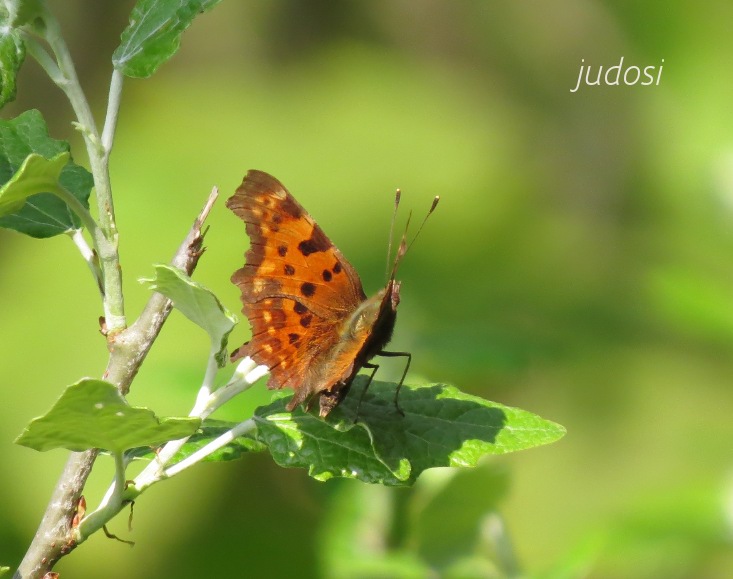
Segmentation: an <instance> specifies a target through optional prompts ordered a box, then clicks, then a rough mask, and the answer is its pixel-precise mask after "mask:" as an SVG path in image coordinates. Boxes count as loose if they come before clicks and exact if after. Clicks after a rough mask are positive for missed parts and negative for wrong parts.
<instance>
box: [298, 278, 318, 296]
mask: <svg viewBox="0 0 733 579" xmlns="http://www.w3.org/2000/svg"><path fill="white" fill-rule="evenodd" d="M300 293H302V294H303V295H304V296H305V297H307V298H310V297H313V295H315V293H316V286H315V285H313V284H312V283H311V282H309V281H306V282H304V283H303V284H301V286H300Z"/></svg>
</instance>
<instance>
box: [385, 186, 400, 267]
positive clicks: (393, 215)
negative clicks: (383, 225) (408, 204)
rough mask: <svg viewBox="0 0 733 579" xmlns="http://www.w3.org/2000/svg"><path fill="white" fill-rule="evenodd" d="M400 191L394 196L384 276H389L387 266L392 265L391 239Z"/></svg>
mask: <svg viewBox="0 0 733 579" xmlns="http://www.w3.org/2000/svg"><path fill="white" fill-rule="evenodd" d="M401 196H402V191H400V190H399V189H397V191H396V192H395V196H394V211H393V212H392V223H391V224H390V226H389V242H388V243H387V264H386V267H385V270H384V273H385V275H389V265H390V263H392V261H391V260H392V238H393V237H394V224H395V221H396V220H397V208H398V207H399V206H400V197H401Z"/></svg>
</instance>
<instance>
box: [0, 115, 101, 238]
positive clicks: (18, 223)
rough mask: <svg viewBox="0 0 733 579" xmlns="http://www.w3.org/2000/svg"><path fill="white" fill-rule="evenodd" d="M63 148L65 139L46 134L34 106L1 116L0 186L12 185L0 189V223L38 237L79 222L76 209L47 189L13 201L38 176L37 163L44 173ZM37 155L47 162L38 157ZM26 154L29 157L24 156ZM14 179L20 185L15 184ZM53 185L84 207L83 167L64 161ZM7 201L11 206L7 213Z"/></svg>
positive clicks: (88, 182)
mask: <svg viewBox="0 0 733 579" xmlns="http://www.w3.org/2000/svg"><path fill="white" fill-rule="evenodd" d="M68 152H69V143H67V142H66V141H59V140H56V139H52V138H50V137H49V136H48V130H47V128H46V123H45V122H44V120H43V117H42V116H41V113H40V112H38V111H36V110H30V111H26V112H24V113H23V114H21V115H19V116H17V117H16V118H15V119H11V120H0V183H2V184H3V189H2V190H3V191H5V190H6V187H12V188H13V189H14V191H10V192H6V193H4V194H3V199H5V196H6V195H9V196H8V197H7V199H6V200H5V201H4V202H1V203H3V205H4V206H5V210H4V211H0V215H3V216H2V217H0V227H6V228H8V229H14V230H16V231H18V232H20V233H25V234H26V235H30V236H31V237H37V238H45V237H52V236H54V235H58V234H60V233H66V232H68V231H73V230H75V229H79V228H80V227H81V222H80V221H79V218H78V217H77V216H76V214H75V213H74V212H73V211H72V210H71V209H69V207H68V206H67V205H66V204H65V203H64V202H63V201H61V199H59V198H58V197H56V195H53V194H51V193H50V192H43V193H38V194H35V195H32V196H30V197H28V198H27V199H25V202H24V203H23V204H22V207H18V205H19V201H18V195H20V196H23V195H25V194H26V193H28V189H27V188H28V187H29V186H30V185H31V184H33V183H34V182H35V181H34V180H36V179H38V178H39V175H38V174H36V170H37V169H40V170H41V174H42V175H43V174H44V173H45V178H48V177H49V174H48V171H49V170H50V169H53V170H54V171H55V170H56V169H57V168H58V167H57V166H56V165H55V164H54V161H58V159H59V158H60V157H59V155H61V154H67V155H68ZM31 156H33V157H31ZM38 156H40V157H43V158H44V159H46V160H47V161H48V163H50V165H49V164H47V163H44V162H43V161H41V160H39V159H37V158H36V157H38ZM29 157H31V158H32V159H33V160H30V161H29ZM28 163H30V165H27V164H28ZM37 184H38V183H36V185H37ZM19 185H20V186H21V189H16V188H17V187H18V186H19ZM57 185H60V186H61V187H63V188H64V189H66V190H67V191H68V192H70V193H71V194H72V195H73V196H74V197H76V198H77V199H78V200H79V201H80V202H81V204H82V205H83V206H84V207H89V194H90V193H91V190H92V185H93V179H92V176H91V175H90V174H89V172H88V171H87V170H86V169H84V168H83V167H80V166H78V165H75V164H74V163H72V162H67V163H66V164H65V165H64V166H63V167H62V169H61V171H60V174H59V175H57ZM41 190H43V189H42V188H41ZM8 207H10V208H12V209H13V210H14V212H13V213H11V214H7V209H8Z"/></svg>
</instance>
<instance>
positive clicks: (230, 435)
mask: <svg viewBox="0 0 733 579" xmlns="http://www.w3.org/2000/svg"><path fill="white" fill-rule="evenodd" d="M255 428H257V425H256V423H255V421H254V419H253V418H248V419H247V420H245V421H244V422H240V423H239V424H237V425H236V426H234V427H232V428H231V429H230V430H227V431H226V432H225V433H224V434H222V435H221V436H219V437H217V438H215V439H214V440H212V441H211V442H210V443H209V444H207V445H206V446H204V447H202V448H200V449H198V450H197V451H196V452H194V453H193V454H190V455H188V456H187V457H186V458H184V459H183V460H182V461H181V462H178V463H176V464H174V465H173V466H172V467H170V468H168V469H166V471H165V476H166V477H171V476H175V475H177V474H178V473H180V472H182V471H184V470H186V469H187V468H189V467H191V466H193V465H194V464H196V463H197V462H199V461H201V460H203V459H205V458H206V457H207V456H209V455H210V454H211V453H213V452H216V451H217V450H219V449H220V448H221V447H222V446H226V445H227V444H229V443H230V442H231V441H232V440H234V439H235V438H237V437H239V436H242V435H243V434H246V433H248V432H251V431H253V430H255Z"/></svg>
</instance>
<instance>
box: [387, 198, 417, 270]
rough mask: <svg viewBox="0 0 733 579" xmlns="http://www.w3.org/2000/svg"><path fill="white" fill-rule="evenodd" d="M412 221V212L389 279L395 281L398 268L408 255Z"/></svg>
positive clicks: (408, 216)
mask: <svg viewBox="0 0 733 579" xmlns="http://www.w3.org/2000/svg"><path fill="white" fill-rule="evenodd" d="M411 219H412V211H410V212H409V213H408V214H407V223H405V232H404V233H403V234H402V239H400V246H399V247H398V248H397V255H395V256H394V262H393V263H392V272H391V273H390V275H389V279H394V278H395V276H396V275H397V267H398V266H399V265H400V262H401V261H402V258H403V257H404V256H405V253H407V230H408V229H409V228H410V220H411Z"/></svg>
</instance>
